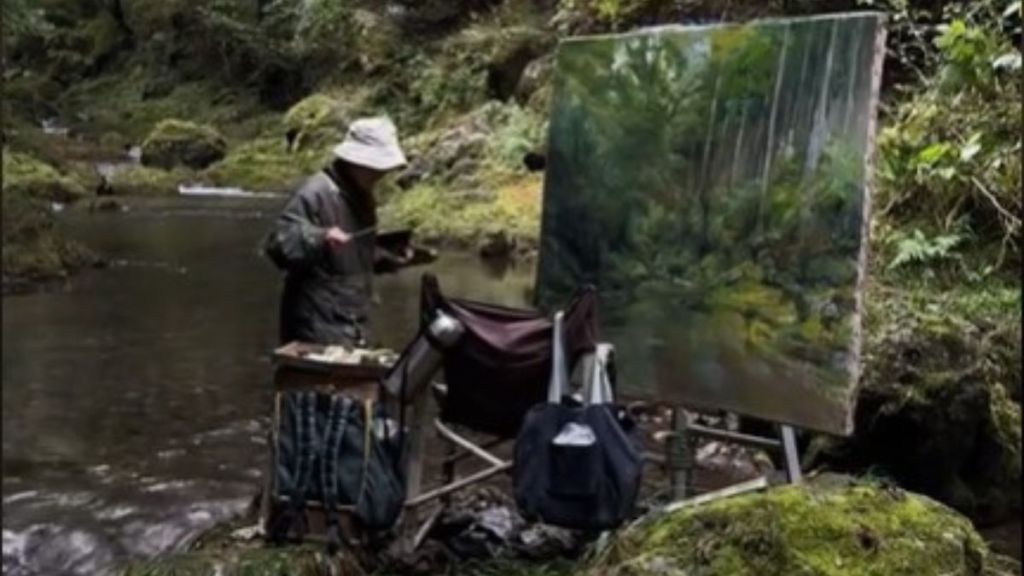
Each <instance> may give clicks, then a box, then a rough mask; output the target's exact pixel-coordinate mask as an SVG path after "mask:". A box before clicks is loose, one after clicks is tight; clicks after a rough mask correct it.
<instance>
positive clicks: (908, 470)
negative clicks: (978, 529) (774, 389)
mask: <svg viewBox="0 0 1024 576" xmlns="http://www.w3.org/2000/svg"><path fill="white" fill-rule="evenodd" d="M1020 297H1021V296H1020V288H1019V285H1010V286H1006V287H998V286H995V287H988V288H985V287H982V286H979V287H972V288H966V287H961V288H960V289H958V290H949V291H944V292H938V291H936V290H935V289H934V288H930V289H925V288H916V289H914V288H908V287H901V288H895V287H892V286H883V285H877V286H875V287H874V288H873V289H872V290H871V291H870V292H869V293H868V296H867V302H868V315H867V318H866V341H865V349H864V373H863V383H862V387H861V391H860V395H859V400H858V403H857V407H856V411H855V432H854V434H853V436H852V437H850V438H847V439H834V438H819V439H816V440H815V441H814V442H813V443H812V446H811V450H810V451H809V453H808V462H807V464H808V465H809V466H828V467H831V468H833V469H839V470H845V471H871V472H873V473H877V474H883V475H886V476H889V477H891V478H893V479H895V480H896V481H898V482H899V483H900V485H902V486H904V487H906V488H908V489H911V490H915V491H918V492H922V493H925V494H928V495H930V496H932V497H934V498H937V499H939V500H941V501H943V502H945V503H947V504H949V505H951V506H953V507H954V508H956V509H958V510H960V511H961V512H963V513H965V514H967V515H968V516H970V517H971V518H972V519H974V520H975V521H977V522H979V523H981V524H988V523H992V522H998V521H1001V520H1003V519H1005V518H1008V517H1012V516H1015V515H1019V514H1020V509H1021V499H1020V490H1021V408H1020V404H1019V402H1015V401H1014V400H1013V399H1012V395H1013V394H1015V393H1016V394H1018V395H1019V390H1020V387H1021V383H1020V378H1021V372H1020V361H1021V358H1020V346H1021V344H1020V340H1021V332H1020V324H1019V322H1018V319H1019V314H1020ZM1015 391H1016V392H1015Z"/></svg>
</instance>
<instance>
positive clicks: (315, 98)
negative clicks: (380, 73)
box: [281, 89, 366, 150]
mask: <svg viewBox="0 0 1024 576" xmlns="http://www.w3.org/2000/svg"><path fill="white" fill-rule="evenodd" d="M365 94H366V92H365V90H358V89H355V90H350V91H346V92H345V93H344V97H343V98H336V97H334V96H332V95H329V94H325V93H316V94H313V95H311V96H308V97H306V98H304V99H302V100H300V101H299V102H298V103H296V104H295V105H294V106H292V107H291V108H290V109H289V110H288V112H287V113H285V115H284V118H283V119H282V126H283V129H282V130H281V136H282V139H283V138H284V136H285V135H290V136H291V147H292V149H293V150H312V149H317V150H319V149H323V148H326V147H328V146H331V145H334V144H337V143H338V142H340V141H341V139H342V137H344V136H345V130H346V129H347V128H348V124H349V122H351V121H352V120H353V119H354V118H355V115H356V114H357V113H358V112H360V111H363V110H365V106H364V99H365Z"/></svg>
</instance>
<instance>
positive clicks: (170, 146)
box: [142, 119, 227, 170]
mask: <svg viewBox="0 0 1024 576" xmlns="http://www.w3.org/2000/svg"><path fill="white" fill-rule="evenodd" d="M226 153H227V143H226V142H225V141H224V137H223V136H221V135H220V133H219V132H217V130H216V129H214V128H212V127H210V126H204V125H201V124H195V123H193V122H186V121H184V120H175V119H169V120H163V121H161V122H160V123H159V124H157V125H156V127H155V128H153V131H152V132H150V134H149V136H148V137H147V138H146V140H145V142H143V143H142V163H143V164H145V165H146V166H155V167H158V168H164V169H166V170H169V169H171V168H174V167H175V166H187V167H189V168H193V169H196V170H198V169H202V168H205V167H207V166H209V165H210V164H213V163H214V162H216V161H218V160H220V159H221V158H223V157H224V155H225V154H226Z"/></svg>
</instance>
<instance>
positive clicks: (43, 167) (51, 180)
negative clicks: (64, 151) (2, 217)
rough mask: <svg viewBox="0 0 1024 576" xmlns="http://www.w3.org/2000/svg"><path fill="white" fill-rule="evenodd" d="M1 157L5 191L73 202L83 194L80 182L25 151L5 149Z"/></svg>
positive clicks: (83, 190)
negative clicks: (24, 152)
mask: <svg viewBox="0 0 1024 576" xmlns="http://www.w3.org/2000/svg"><path fill="white" fill-rule="evenodd" d="M3 156H4V158H3V189H4V194H7V193H12V194H17V195H21V196H25V197H31V198H36V199H40V200H52V201H55V202H73V201H75V200H78V199H80V198H82V197H83V196H85V194H86V191H85V188H84V187H83V186H82V185H81V184H80V183H79V182H77V181H76V180H74V179H72V178H70V177H68V176H66V175H64V174H61V173H60V172H58V171H57V169H56V168H54V167H53V166H51V165H49V164H47V163H45V162H42V161H40V160H38V159H36V158H34V157H32V156H29V155H28V154H23V153H20V152H13V151H10V150H4V153H3Z"/></svg>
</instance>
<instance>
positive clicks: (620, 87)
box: [538, 14, 882, 432]
mask: <svg viewBox="0 0 1024 576" xmlns="http://www.w3.org/2000/svg"><path fill="white" fill-rule="evenodd" d="M881 30H882V26H881V18H880V17H879V16H877V15H873V14H860V15H840V16H837V17H825V18H822V17H818V18H811V19H795V20H779V21H765V22H761V23H753V24H748V25H743V26H715V27H700V28H680V27H668V28H660V29H653V30H648V31H642V32H638V33H631V34H625V35H618V36H601V37H593V38H584V39H578V40H572V41H568V42H566V43H564V44H563V45H562V47H561V48H560V51H559V55H558V61H557V74H556V84H555V94H554V104H553V109H552V120H551V128H550V142H549V148H550V151H549V156H550V165H549V169H548V173H547V180H546V182H545V205H544V221H543V227H542V228H543V230H542V255H541V263H540V267H539V277H538V294H539V298H540V301H541V304H542V305H545V306H550V305H552V304H554V303H556V302H558V301H561V300H563V299H564V298H565V297H566V296H567V295H568V294H569V293H571V291H572V290H573V289H574V288H575V287H576V286H577V285H578V284H580V283H583V282H591V283H594V284H596V285H597V286H598V287H599V288H600V289H601V291H602V294H603V298H604V302H605V306H604V310H605V314H606V316H607V317H606V324H607V329H608V332H609V334H610V335H611V337H612V339H613V341H615V343H616V345H617V347H618V349H619V352H620V356H621V357H622V360H623V362H625V363H626V364H627V365H628V366H630V370H631V372H630V373H633V374H637V377H636V378H635V379H634V386H637V387H635V388H634V389H632V390H629V389H628V388H627V390H626V391H627V392H633V393H636V394H638V395H642V396H651V395H657V396H659V397H661V398H667V399H672V400H677V401H683V402H688V403H692V404H698V405H704V406H710V407H721V408H728V409H733V410H737V411H739V412H744V413H748V414H752V415H755V416H762V417H767V418H771V419H774V420H780V421H786V422H792V423H795V424H799V425H802V426H806V427H810V428H817V429H823V430H829V431H835V432H845V431H847V430H846V428H847V422H848V420H849V406H848V403H849V398H850V396H851V390H850V388H851V385H850V383H851V380H852V378H851V370H852V366H853V365H854V364H855V362H856V349H857V346H856V342H855V338H854V335H855V334H856V328H857V325H858V310H857V305H856V302H857V298H856V297H855V294H856V287H857V285H858V280H859V278H860V276H861V273H860V271H859V269H860V267H859V265H858V262H859V257H860V254H861V246H862V240H863V238H862V235H863V228H864V227H863V222H864V181H865V177H864V176H865V170H864V166H865V163H864V160H865V152H866V147H867V145H868V141H869V135H868V126H869V124H870V121H871V119H872V116H873V112H874V111H873V109H872V106H871V103H872V101H873V92H874V91H875V90H877V88H876V82H875V78H876V74H875V73H876V72H877V67H876V66H875V65H874V64H875V61H876V58H877V57H878V55H877V53H876V50H875V47H876V38H877V36H878V35H879V34H880V33H881ZM639 382H645V383H650V384H644V385H642V386H641V385H638V384H636V383H639ZM627 386H628V384H627ZM643 386H647V387H646V388H643Z"/></svg>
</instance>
